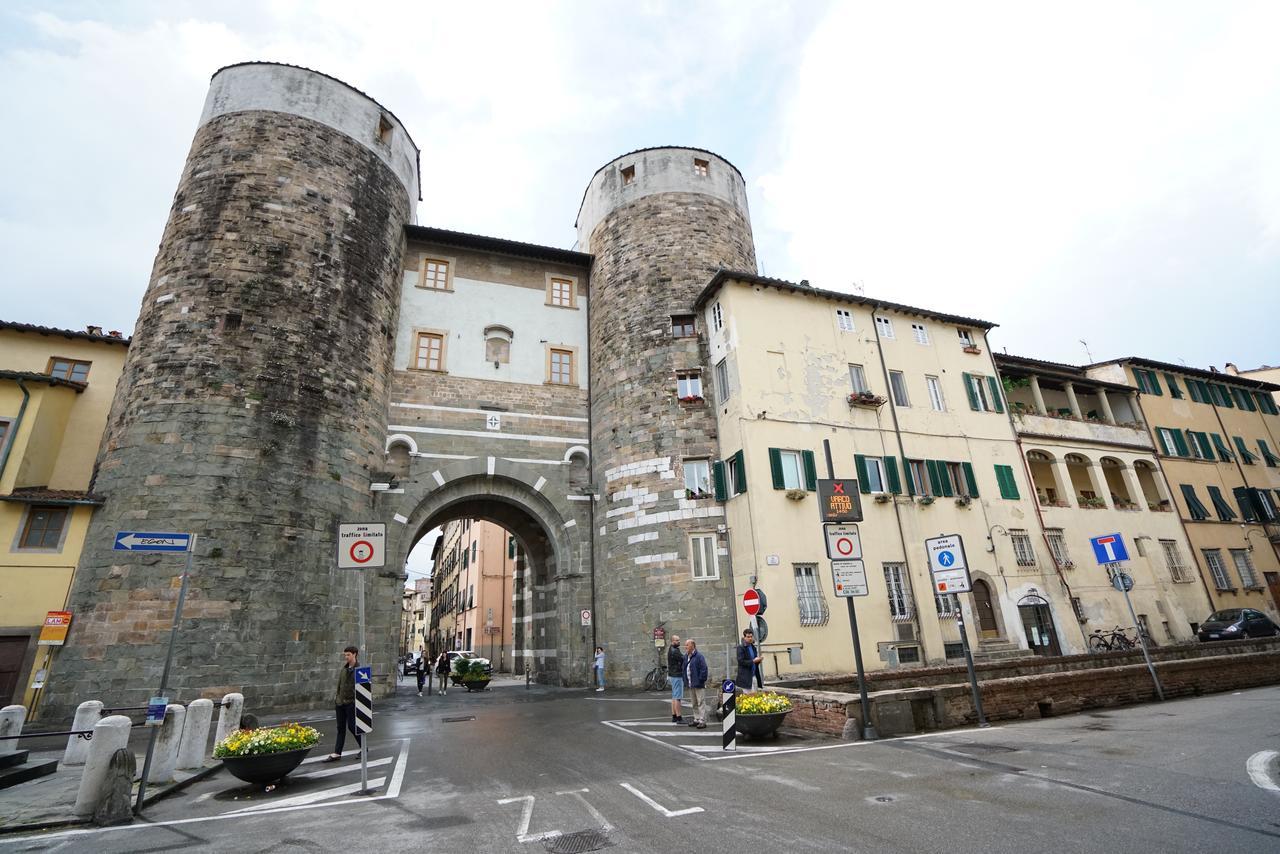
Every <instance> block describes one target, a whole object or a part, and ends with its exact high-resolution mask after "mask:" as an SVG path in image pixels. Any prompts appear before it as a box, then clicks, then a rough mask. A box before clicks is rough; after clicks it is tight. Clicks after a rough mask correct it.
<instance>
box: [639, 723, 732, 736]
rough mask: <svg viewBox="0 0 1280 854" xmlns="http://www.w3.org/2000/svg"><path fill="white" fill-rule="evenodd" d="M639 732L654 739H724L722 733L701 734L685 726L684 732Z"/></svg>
mask: <svg viewBox="0 0 1280 854" xmlns="http://www.w3.org/2000/svg"><path fill="white" fill-rule="evenodd" d="M640 732H642V733H644V734H645V735H651V736H653V737H654V738H686V737H687V738H724V733H722V732H703V731H702V730H696V729H689V727H687V726H686V727H685V731H684V732H680V731H679V730H657V729H642V730H640Z"/></svg>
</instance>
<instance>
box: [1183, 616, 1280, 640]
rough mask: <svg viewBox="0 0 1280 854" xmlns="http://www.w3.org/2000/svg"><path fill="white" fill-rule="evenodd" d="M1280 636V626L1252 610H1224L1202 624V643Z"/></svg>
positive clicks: (1200, 632)
mask: <svg viewBox="0 0 1280 854" xmlns="http://www.w3.org/2000/svg"><path fill="white" fill-rule="evenodd" d="M1278 634H1280V626H1277V625H1276V624H1275V623H1273V622H1272V621H1271V618H1270V617H1268V616H1267V615H1266V614H1264V613H1262V612H1261V611H1255V610H1253V609H1252V608H1224V609H1223V610H1221V611H1215V612H1214V613H1213V614H1210V615H1209V619H1207V620H1205V621H1204V622H1203V623H1201V624H1200V631H1199V632H1198V635H1199V637H1200V640H1202V641H1215V640H1239V639H1240V638H1269V637H1273V636H1275V635H1278Z"/></svg>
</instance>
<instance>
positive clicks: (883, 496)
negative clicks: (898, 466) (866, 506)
mask: <svg viewBox="0 0 1280 854" xmlns="http://www.w3.org/2000/svg"><path fill="white" fill-rule="evenodd" d="M892 497H893V496H892V495H890V494H889V493H887V492H877V493H876V503H877V504H888V503H889V500H890V499H891V498H892Z"/></svg>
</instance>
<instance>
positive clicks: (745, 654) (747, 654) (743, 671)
mask: <svg viewBox="0 0 1280 854" xmlns="http://www.w3.org/2000/svg"><path fill="white" fill-rule="evenodd" d="M763 659H764V656H762V655H761V654H760V651H759V649H758V648H757V647H756V635H755V632H753V631H751V629H743V630H742V643H740V644H738V678H737V679H736V680H735V681H736V682H737V683H738V687H739V688H741V689H742V690H744V691H750V690H751V683H752V681H753V680H754V681H755V683H756V685H758V686H759V687H761V688H763V687H764V679H763V678H761V675H760V662H761V661H762V660H763Z"/></svg>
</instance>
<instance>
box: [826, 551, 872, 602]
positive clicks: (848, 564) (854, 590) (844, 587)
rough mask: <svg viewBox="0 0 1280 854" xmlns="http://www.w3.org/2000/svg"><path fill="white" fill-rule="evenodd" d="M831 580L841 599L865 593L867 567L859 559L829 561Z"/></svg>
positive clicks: (864, 594)
mask: <svg viewBox="0 0 1280 854" xmlns="http://www.w3.org/2000/svg"><path fill="white" fill-rule="evenodd" d="M831 582H832V584H833V585H834V586H835V590H836V595H837V596H839V597H841V598H842V599H847V598H849V597H850V596H866V595H867V568H866V566H865V565H864V564H863V563H862V561H860V560H833V561H831Z"/></svg>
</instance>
